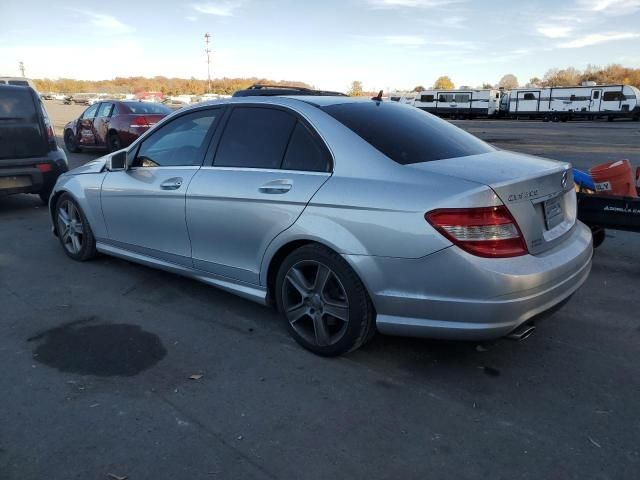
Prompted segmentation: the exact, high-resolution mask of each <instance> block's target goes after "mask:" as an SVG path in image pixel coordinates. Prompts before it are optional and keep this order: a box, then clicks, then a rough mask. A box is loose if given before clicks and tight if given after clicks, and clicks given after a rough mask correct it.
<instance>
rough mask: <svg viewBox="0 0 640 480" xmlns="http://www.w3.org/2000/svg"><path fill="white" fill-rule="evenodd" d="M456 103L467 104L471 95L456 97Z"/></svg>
mask: <svg viewBox="0 0 640 480" xmlns="http://www.w3.org/2000/svg"><path fill="white" fill-rule="evenodd" d="M455 98H456V102H458V103H469V99H470V98H471V95H469V94H458V95H456V97H455Z"/></svg>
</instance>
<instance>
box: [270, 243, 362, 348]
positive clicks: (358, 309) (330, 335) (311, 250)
mask: <svg viewBox="0 0 640 480" xmlns="http://www.w3.org/2000/svg"><path fill="white" fill-rule="evenodd" d="M275 296H276V303H277V306H278V310H279V311H280V312H281V313H282V315H283V316H284V318H285V320H286V322H287V327H288V329H289V332H290V333H291V335H292V336H293V338H294V339H295V340H296V341H297V342H298V343H299V344H300V345H302V346H303V347H305V348H306V349H308V350H311V351H312V352H315V353H317V354H320V355H325V356H336V355H342V354H344V353H347V352H350V351H353V350H355V349H357V348H359V347H360V346H362V345H363V344H364V343H366V342H367V341H369V340H370V339H371V338H372V337H373V335H374V333H375V322H374V314H373V305H372V303H371V300H370V299H369V296H368V294H367V292H366V290H365V288H364V285H363V284H362V282H361V281H360V279H359V278H358V276H357V275H356V273H355V272H354V271H353V270H352V269H351V267H350V266H349V265H348V264H347V262H346V261H345V260H344V259H343V258H342V257H340V256H339V255H338V254H336V253H334V252H332V251H331V250H329V249H327V248H325V247H323V246H320V245H306V246H304V247H301V248H299V249H298V250H296V251H294V252H293V253H292V254H291V255H289V257H287V258H286V259H285V261H284V262H283V263H282V265H281V266H280V269H279V271H278V276H277V280H276V295H275Z"/></svg>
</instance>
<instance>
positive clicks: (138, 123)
mask: <svg viewBox="0 0 640 480" xmlns="http://www.w3.org/2000/svg"><path fill="white" fill-rule="evenodd" d="M150 126H151V125H149V122H148V121H147V119H146V118H145V117H143V116H140V117H136V118H134V119H133V121H132V122H131V125H129V127H131V128H149V127H150Z"/></svg>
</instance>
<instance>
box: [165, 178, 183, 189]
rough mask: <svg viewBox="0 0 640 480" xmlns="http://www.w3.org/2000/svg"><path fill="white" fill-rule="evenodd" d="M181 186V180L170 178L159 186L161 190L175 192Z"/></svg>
mask: <svg viewBox="0 0 640 480" xmlns="http://www.w3.org/2000/svg"><path fill="white" fill-rule="evenodd" d="M181 186H182V178H179V177H176V178H170V179H169V180H165V181H164V182H162V183H161V184H160V188H161V189H162V190H177V189H179V188H180V187H181Z"/></svg>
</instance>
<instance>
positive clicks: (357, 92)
mask: <svg viewBox="0 0 640 480" xmlns="http://www.w3.org/2000/svg"><path fill="white" fill-rule="evenodd" d="M362 92H363V90H362V82H360V81H358V80H354V81H353V82H351V86H350V87H349V90H348V91H347V95H349V96H350V97H361V96H362Z"/></svg>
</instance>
